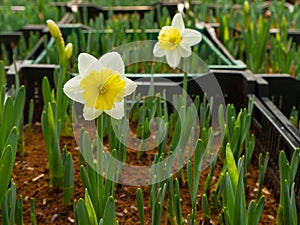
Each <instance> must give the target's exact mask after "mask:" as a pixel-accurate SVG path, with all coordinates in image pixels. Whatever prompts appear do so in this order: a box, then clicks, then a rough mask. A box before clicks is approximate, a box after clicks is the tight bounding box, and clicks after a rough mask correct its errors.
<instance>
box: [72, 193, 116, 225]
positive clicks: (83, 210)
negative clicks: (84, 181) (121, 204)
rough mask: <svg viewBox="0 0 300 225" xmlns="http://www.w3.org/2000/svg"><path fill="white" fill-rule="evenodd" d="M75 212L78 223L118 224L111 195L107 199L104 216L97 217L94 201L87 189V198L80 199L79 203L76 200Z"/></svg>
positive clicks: (92, 224) (96, 224)
mask: <svg viewBox="0 0 300 225" xmlns="http://www.w3.org/2000/svg"><path fill="white" fill-rule="evenodd" d="M73 209H74V214H75V221H76V224H90V225H98V224H99V225H104V224H105V225H117V224H118V221H117V220H116V207H115V202H114V198H113V197H109V198H108V199H107V201H106V204H105V208H104V212H103V217H97V214H96V211H95V208H94V205H93V202H92V200H91V198H90V196H89V193H88V191H87V189H86V191H85V198H84V199H82V198H81V199H79V200H78V202H77V204H76V202H74V207H73Z"/></svg>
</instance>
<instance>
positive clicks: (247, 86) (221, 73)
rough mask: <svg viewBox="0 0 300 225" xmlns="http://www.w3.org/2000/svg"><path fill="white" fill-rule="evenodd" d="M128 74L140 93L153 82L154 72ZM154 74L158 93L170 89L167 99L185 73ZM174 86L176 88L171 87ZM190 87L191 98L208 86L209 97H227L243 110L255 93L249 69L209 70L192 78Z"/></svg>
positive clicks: (253, 79) (188, 91) (189, 82)
mask: <svg viewBox="0 0 300 225" xmlns="http://www.w3.org/2000/svg"><path fill="white" fill-rule="evenodd" d="M127 76H128V77H129V78H130V79H132V80H135V81H136V82H137V84H138V87H137V90H136V92H137V93H141V94H142V95H147V93H148V89H149V87H150V85H151V75H149V74H127ZM153 76H154V78H153V79H154V84H155V92H160V93H162V91H163V90H164V89H165V90H167V95H170V96H167V98H168V99H171V96H172V94H176V93H177V94H178V89H176V86H180V87H182V86H183V74H154V75H153ZM216 85H218V86H219V87H218V86H216ZM173 86H175V87H174V88H172V87H173ZM187 88H188V89H187V93H188V95H189V96H190V97H191V98H192V99H193V98H194V97H195V96H197V95H198V96H200V97H202V96H203V94H204V89H205V90H206V91H207V92H210V93H209V95H210V96H215V97H216V98H219V99H221V98H223V97H224V101H225V103H231V104H234V105H235V106H236V108H237V109H240V108H244V107H247V104H248V95H249V94H254V91H255V77H254V76H253V74H252V73H251V72H250V71H249V70H247V71H235V70H210V71H208V72H207V73H204V74H202V75H200V76H197V75H196V76H193V77H189V79H188V87H187ZM202 88H203V89H202ZM218 88H220V89H221V92H220V93H221V94H222V96H219V95H218V96H217V95H216V93H217V89H218ZM207 92H206V93H207ZM219 103H220V102H219Z"/></svg>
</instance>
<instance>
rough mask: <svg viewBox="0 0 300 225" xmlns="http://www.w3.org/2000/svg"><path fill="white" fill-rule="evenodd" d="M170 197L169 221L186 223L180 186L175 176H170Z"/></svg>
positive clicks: (175, 224)
mask: <svg viewBox="0 0 300 225" xmlns="http://www.w3.org/2000/svg"><path fill="white" fill-rule="evenodd" d="M168 187H169V188H168V191H169V195H168V196H169V199H168V202H167V213H166V219H167V223H168V224H171V225H181V224H184V219H183V217H182V212H181V205H180V187H179V181H178V179H177V178H175V180H174V181H173V176H171V177H170V178H169V182H168Z"/></svg>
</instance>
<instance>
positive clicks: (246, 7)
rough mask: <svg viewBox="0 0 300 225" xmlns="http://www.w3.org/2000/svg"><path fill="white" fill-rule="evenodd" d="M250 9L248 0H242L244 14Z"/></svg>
mask: <svg viewBox="0 0 300 225" xmlns="http://www.w3.org/2000/svg"><path fill="white" fill-rule="evenodd" d="M249 11H250V5H249V2H248V1H244V12H245V14H249Z"/></svg>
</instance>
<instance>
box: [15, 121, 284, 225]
mask: <svg viewBox="0 0 300 225" xmlns="http://www.w3.org/2000/svg"><path fill="white" fill-rule="evenodd" d="M24 131H25V146H26V156H25V157H22V156H17V158H16V161H15V168H14V173H13V178H14V181H15V182H16V184H17V186H18V187H17V188H18V189H17V190H18V194H22V195H23V197H24V202H23V203H24V205H23V208H24V224H30V223H31V222H30V212H29V208H30V206H29V199H30V197H33V198H34V199H35V208H36V218H37V222H38V224H61V225H64V224H74V215H73V208H72V206H64V205H63V203H62V192H61V191H58V190H55V189H52V188H51V187H50V186H49V169H48V167H47V161H48V158H47V152H46V150H45V143H44V141H43V139H44V138H43V135H42V131H41V126H40V125H39V124H36V125H35V126H34V127H33V130H32V134H31V138H29V136H28V132H27V128H26V126H25V128H24ZM64 145H66V146H67V148H68V151H70V152H72V155H73V160H74V168H75V169H74V175H75V180H74V181H75V195H74V199H79V198H80V197H84V187H83V185H82V181H81V178H80V174H79V166H80V163H79V157H78V154H79V150H78V146H77V143H76V141H75V139H74V138H71V137H63V138H62V140H61V146H64ZM152 157H153V155H152ZM152 157H151V156H148V155H143V156H142V157H141V158H140V159H137V154H136V153H132V154H128V155H127V160H128V162H131V163H137V164H142V165H145V164H149V163H151V162H152ZM221 169H222V167H221V165H220V164H219V165H218V164H217V166H216V169H215V173H214V176H215V177H214V178H213V180H214V182H216V181H217V178H218V174H219V173H220V171H221ZM208 172H209V169H206V170H205V171H203V173H202V174H201V182H200V183H199V196H200V193H201V192H202V189H201V187H203V182H204V181H205V178H206V176H207V174H208ZM214 182H213V184H212V187H211V188H213V187H214V185H215V183H214ZM247 182H248V185H247V189H246V196H247V198H249V199H251V198H254V197H255V194H256V192H257V182H258V181H257V170H256V169H255V168H254V167H253V166H250V168H249V173H248V179H247ZM136 188H137V187H134V186H126V185H118V186H117V188H116V200H115V202H116V208H117V214H116V215H117V219H118V221H119V224H132V225H134V224H140V223H139V216H138V212H137V203H136ZM143 192H144V195H145V198H144V206H145V207H146V208H145V209H146V213H145V224H151V208H148V207H147V205H148V197H147V196H149V192H148V188H147V187H144V188H143ZM263 195H265V197H266V203H265V208H264V211H263V216H262V218H261V220H260V224H261V225H263V224H275V219H276V212H277V207H278V202H277V200H276V199H275V197H274V195H273V194H272V192H270V191H269V190H268V188H267V187H264V188H263ZM180 196H181V199H182V202H181V204H182V211H183V216H184V218H186V217H187V214H188V213H190V209H191V202H190V201H189V199H190V194H189V191H188V187H187V184H182V183H181V193H180ZM197 217H198V218H197V221H201V219H202V218H203V215H202V213H199V214H198V216H197ZM163 218H165V212H164V213H163ZM161 224H167V223H166V221H165V220H164V219H163V220H162V223H161ZM211 224H218V222H217V215H214V216H212V219H211Z"/></svg>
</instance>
